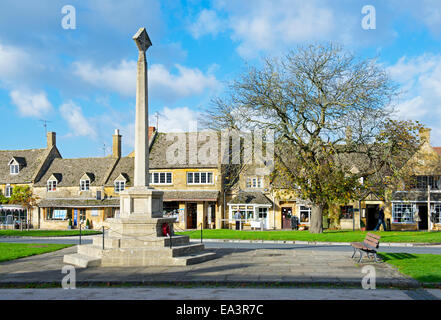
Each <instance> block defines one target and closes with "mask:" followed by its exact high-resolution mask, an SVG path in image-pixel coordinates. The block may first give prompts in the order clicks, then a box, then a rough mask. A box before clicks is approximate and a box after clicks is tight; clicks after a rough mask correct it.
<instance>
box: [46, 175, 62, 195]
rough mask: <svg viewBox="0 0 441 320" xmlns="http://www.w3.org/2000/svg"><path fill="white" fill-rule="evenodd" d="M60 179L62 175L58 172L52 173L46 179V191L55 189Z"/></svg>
mask: <svg viewBox="0 0 441 320" xmlns="http://www.w3.org/2000/svg"><path fill="white" fill-rule="evenodd" d="M61 179H62V175H61V174H60V173H53V174H52V175H51V176H50V177H49V179H47V183H46V188H47V191H56V190H57V186H58V184H59V183H60V181H61Z"/></svg>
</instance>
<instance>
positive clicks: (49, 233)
mask: <svg viewBox="0 0 441 320" xmlns="http://www.w3.org/2000/svg"><path fill="white" fill-rule="evenodd" d="M100 233H101V232H100V231H94V230H81V234H82V235H84V236H85V235H92V234H100ZM79 234H80V230H29V231H26V230H23V231H20V230H0V237H65V236H78V235H79Z"/></svg>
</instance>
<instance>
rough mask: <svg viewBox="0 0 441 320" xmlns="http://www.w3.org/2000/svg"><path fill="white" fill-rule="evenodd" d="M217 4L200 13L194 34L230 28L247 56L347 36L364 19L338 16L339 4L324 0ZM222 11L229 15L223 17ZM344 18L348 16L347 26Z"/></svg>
mask: <svg viewBox="0 0 441 320" xmlns="http://www.w3.org/2000/svg"><path fill="white" fill-rule="evenodd" d="M214 8H215V10H214V9H213V10H207V9H204V10H202V11H201V12H200V13H199V15H198V17H197V20H196V22H195V23H194V24H193V25H192V26H191V28H190V32H191V34H192V35H193V37H195V38H196V39H197V38H199V37H200V36H202V35H205V34H212V35H216V34H218V33H219V32H223V31H225V30H228V31H230V32H231V34H230V35H231V38H232V40H234V41H236V42H238V43H239V45H238V48H237V51H238V53H239V54H240V55H241V56H242V57H244V58H254V57H256V56H259V53H260V51H265V52H267V53H268V52H271V53H274V51H279V50H280V49H282V48H286V47H289V46H291V45H293V44H296V43H299V42H303V41H314V40H322V39H330V38H336V37H337V38H341V39H346V38H348V36H347V34H346V31H347V29H348V26H352V25H353V24H354V23H359V21H361V20H357V19H351V18H348V17H345V19H342V17H341V15H340V16H339V17H337V14H338V13H339V8H336V6H330V5H329V3H327V2H324V1H322V0H310V1H296V0H278V1H265V0H253V1H240V2H227V3H226V2H223V1H217V2H215V3H214ZM221 11H222V12H223V13H224V15H225V16H226V18H224V19H221V18H219V12H221ZM336 12H337V14H336ZM352 16H353V15H352ZM341 20H345V25H346V27H345V28H343V27H342V26H341V23H340V21H341ZM337 27H338V29H339V30H336V28H337Z"/></svg>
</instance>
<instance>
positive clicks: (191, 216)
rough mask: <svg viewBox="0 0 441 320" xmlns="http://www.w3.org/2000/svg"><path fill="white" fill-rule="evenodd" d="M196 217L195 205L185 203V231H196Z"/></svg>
mask: <svg viewBox="0 0 441 320" xmlns="http://www.w3.org/2000/svg"><path fill="white" fill-rule="evenodd" d="M197 215H198V208H197V203H187V229H196V224H197Z"/></svg>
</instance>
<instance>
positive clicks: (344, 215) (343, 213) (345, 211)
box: [340, 206, 354, 219]
mask: <svg viewBox="0 0 441 320" xmlns="http://www.w3.org/2000/svg"><path fill="white" fill-rule="evenodd" d="M353 218H354V207H353V206H341V207H340V219H353Z"/></svg>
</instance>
